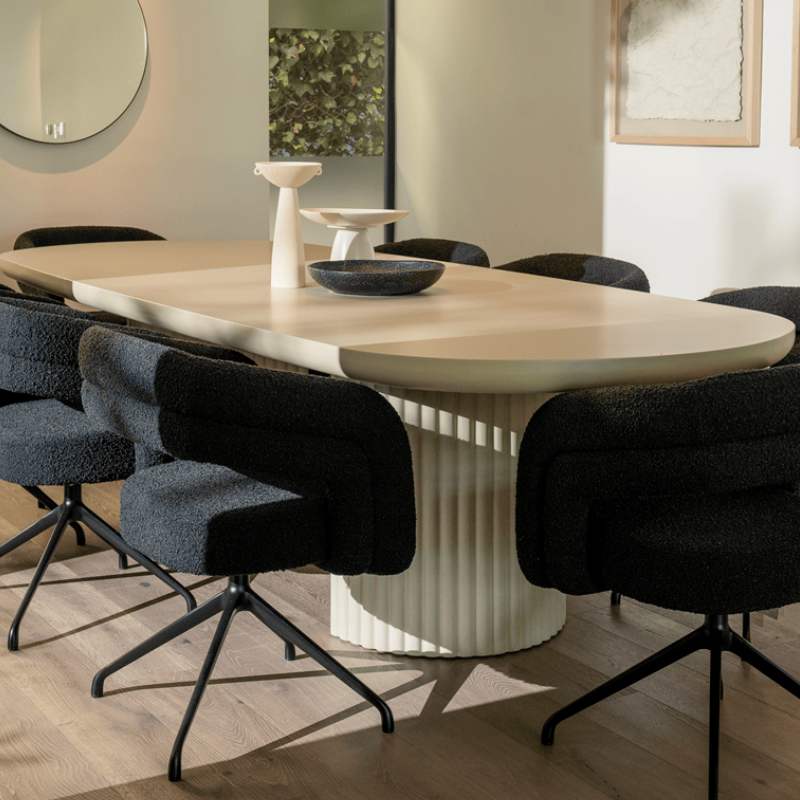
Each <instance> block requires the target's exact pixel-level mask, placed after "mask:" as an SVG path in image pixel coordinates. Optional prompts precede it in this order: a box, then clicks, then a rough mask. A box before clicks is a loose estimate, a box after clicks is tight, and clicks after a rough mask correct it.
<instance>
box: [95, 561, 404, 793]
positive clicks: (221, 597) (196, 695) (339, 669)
mask: <svg viewBox="0 0 800 800" xmlns="http://www.w3.org/2000/svg"><path fill="white" fill-rule="evenodd" d="M239 611H249V612H250V613H251V614H253V615H254V616H255V617H256V618H257V619H259V620H260V621H261V622H262V623H263V624H264V625H265V626H266V627H267V628H269V629H270V630H271V631H272V632H273V633H275V634H277V635H278V636H279V637H280V638H281V639H283V641H284V642H285V643H286V651H285V652H286V658H287V660H289V661H293V660H294V658H295V647H299V648H300V649H301V650H303V651H304V652H306V653H307V654H308V655H309V656H311V658H313V659H314V661H316V662H317V663H318V664H319V665H320V666H321V667H323V668H324V669H327V670H328V671H329V672H330V673H331V674H333V675H335V676H336V677H337V678H339V680H340V681H342V682H344V683H345V684H347V686H349V687H350V688H351V689H352V690H353V691H354V692H356V694H359V695H361V697H363V698H364V699H365V700H367V701H368V702H369V703H371V704H372V705H373V706H375V708H376V709H377V710H378V712H379V713H380V715H381V727H382V729H383V732H384V733H392V732H393V731H394V717H393V716H392V711H391V709H390V708H389V706H388V705H387V704H386V702H385V701H384V700H383V699H382V698H381V697H379V696H378V695H377V694H375V692H373V691H372V690H371V689H370V688H369V687H368V686H366V685H365V684H363V683H362V682H361V681H360V680H359V679H358V678H357V677H356V676H355V675H354V674H353V673H352V672H350V670H348V669H347V668H346V667H344V666H342V665H341V664H340V663H339V662H338V661H337V660H336V659H335V658H333V657H332V656H330V655H329V654H328V653H326V652H325V650H323V649H322V648H321V647H320V646H319V645H318V644H316V643H315V642H313V641H312V640H311V639H309V638H308V636H306V635H305V634H304V633H303V632H302V631H301V630H300V629H299V628H296V627H295V626H294V625H293V624H292V623H291V622H289V620H288V619H286V618H285V617H283V616H282V615H281V614H280V613H279V612H278V611H276V610H275V609H274V608H273V607H272V606H271V605H269V603H267V602H266V601H265V600H263V599H262V598H261V597H259V596H258V595H257V594H256V593H255V592H254V591H253V589H252V587H251V586H250V578H249V577H248V576H246V575H239V576H236V577H233V578H230V579H229V581H228V586H227V587H226V589H225V590H224V591H223V592H221V593H220V594H218V595H216V596H215V597H212V598H211V599H210V600H208V601H207V602H206V603H203V605H201V606H200V607H199V608H197V609H195V610H194V611H192V612H191V613H189V614H187V615H186V616H184V617H182V618H181V619H179V620H177V621H176V622H173V623H172V624H171V625H168V626H167V627H166V628H163V629H162V630H161V631H159V632H158V633H156V634H154V635H153V636H151V637H150V638H149V639H147V640H146V641H144V642H142V644H140V645H139V646H138V647H134V648H133V650H131V651H129V652H128V653H126V654H125V655H123V656H120V657H119V658H118V659H117V660H116V661H114V662H113V663H111V664H109V665H108V666H107V667H105V668H103V669H101V670H100V671H99V672H98V673H97V674H96V675H95V677H94V680H93V681H92V697H102V696H103V692H104V686H105V681H106V679H107V678H108V677H109V676H111V675H113V674H114V673H115V672H117V671H119V670H121V669H122V668H123V667H125V666H127V665H128V664H132V663H133V662H134V661H137V660H138V659H140V658H142V656H145V655H147V654H148V653H151V652H152V651H153V650H156V649H157V648H159V647H161V646H162V645H164V644H167V643H168V642H170V641H172V640H173V639H175V638H176V637H178V636H181V635H182V634H184V633H186V632H187V631H189V630H191V629H192V628H195V627H197V626H198V625H201V624H202V623H203V622H205V621H206V620H208V619H210V618H211V617H213V616H215V615H216V614H220V613H221V614H222V617H221V619H220V621H219V623H218V625H217V630H216V632H215V633H214V638H213V639H212V641H211V646H210V647H209V650H208V654H207V655H206V658H205V661H204V662H203V666H202V668H201V670H200V675H199V676H198V678H197V683H196V684H195V687H194V692H193V693H192V698H191V700H190V701H189V706H188V708H187V709H186V713H185V714H184V717H183V721H182V722H181V726H180V729H179V731H178V735H177V737H176V739H175V744H174V745H173V747H172V753H171V755H170V759H169V771H168V774H169V779H170V780H171V781H179V780H180V779H181V754H182V752H183V745H184V743H185V741H186V737H187V736H188V734H189V729H190V728H191V726H192V722H193V720H194V717H195V714H196V713H197V709H198V707H199V705H200V701H201V700H202V698H203V693H204V692H205V689H206V686H207V685H208V681H209V679H210V678H211V673H212V672H213V671H214V666H215V664H216V662H217V657H218V656H219V653H220V650H221V649H222V645H223V643H224V641H225V636H226V635H227V633H228V630H229V629H230V626H231V622H232V620H233V617H234V616H235V615H236V614H237V613H238V612H239Z"/></svg>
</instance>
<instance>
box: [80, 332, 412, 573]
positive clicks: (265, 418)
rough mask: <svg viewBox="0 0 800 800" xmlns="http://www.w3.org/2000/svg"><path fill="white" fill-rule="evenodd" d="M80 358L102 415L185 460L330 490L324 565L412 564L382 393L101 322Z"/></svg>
mask: <svg viewBox="0 0 800 800" xmlns="http://www.w3.org/2000/svg"><path fill="white" fill-rule="evenodd" d="M80 362H81V369H82V372H83V376H84V386H83V405H84V408H85V409H86V412H87V413H88V414H89V415H90V416H91V417H92V418H93V419H94V420H95V422H96V423H97V424H99V425H102V426H103V427H106V428H108V429H110V430H112V431H114V432H115V433H118V434H120V435H122V436H125V437H126V438H128V439H130V440H132V441H134V442H138V443H140V444H143V445H145V446H147V447H149V448H151V449H154V450H160V451H162V452H165V453H167V454H168V455H170V456H172V457H174V458H177V459H182V460H189V461H199V462H204V463H213V464H221V465H223V466H226V467H229V468H230V469H233V470H235V471H237V472H239V473H241V474H243V475H247V476H249V477H251V478H254V479H256V480H262V481H264V482H266V483H271V484H276V485H279V486H283V487H285V488H289V489H292V488H294V489H295V490H300V491H301V492H309V493H315V494H318V495H319V496H323V497H325V498H326V503H327V514H328V522H329V530H330V531H331V535H330V538H329V548H328V554H327V557H326V559H325V561H324V562H323V563H321V566H323V567H324V568H325V569H327V570H329V571H331V572H335V573H340V574H360V573H363V572H371V573H376V574H392V573H397V572H401V571H403V570H404V569H406V568H407V567H408V566H409V564H410V563H411V559H412V557H413V554H414V546H415V511H414V486H413V475H412V469H411V453H410V448H409V444H408V437H407V436H406V432H405V429H404V427H403V424H402V422H401V421H400V418H399V417H398V416H397V414H396V413H395V411H394V409H392V407H391V406H390V405H389V403H388V402H387V401H386V400H385V399H384V398H383V397H381V395H380V394H378V392H376V391H374V390H372V389H369V388H367V387H366V386H362V385H360V384H357V383H352V382H350V381H344V380H336V379H333V378H317V377H311V376H308V375H298V374H293V373H288V372H277V371H274V370H269V369H266V368H259V367H251V366H244V365H240V364H230V363H225V362H221V361H211V360H208V359H203V358H199V357H196V356H192V355H189V354H187V353H183V352H179V351H178V350H175V349H174V348H170V347H165V346H164V345H161V344H157V343H154V342H148V341H144V340H142V339H138V338H133V337H131V336H125V335H124V334H122V333H118V332H116V331H111V330H109V329H105V328H99V327H98V328H93V329H91V330H90V331H88V332H87V333H86V334H84V337H83V340H82V342H81V355H80ZM264 535H265V536H268V535H269V531H265V532H264Z"/></svg>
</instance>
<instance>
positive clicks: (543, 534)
mask: <svg viewBox="0 0 800 800" xmlns="http://www.w3.org/2000/svg"><path fill="white" fill-rule="evenodd" d="M798 412H800V367H797V366H787V367H778V368H775V369H769V370H759V371H755V372H741V373H734V374H728V375H721V376H718V377H714V378H708V379H705V380H701V381H693V382H690V383H685V384H678V385H672V386H647V387H623V388H614V389H600V390H591V391H579V392H573V393H569V394H563V395H559V396H558V397H555V398H553V399H552V400H550V401H549V402H548V403H546V404H545V405H544V406H543V407H542V408H541V409H540V410H539V411H538V412H537V413H536V414H535V415H534V416H533V418H532V419H531V421H530V423H529V425H528V428H527V430H526V432H525V435H524V437H523V440H522V444H521V447H520V456H519V472H518V484H517V520H516V525H517V550H518V554H519V561H520V565H521V567H522V570H523V572H524V573H525V575H526V576H527V578H528V579H529V580H530V581H531V582H532V583H535V584H536V585H537V586H543V587H554V588H556V589H559V590H561V591H563V592H567V593H569V594H579V595H580V594H589V593H594V592H602V591H608V590H615V591H619V592H623V593H624V594H625V595H627V596H630V597H633V598H635V599H636V600H640V601H642V602H644V603H652V604H655V605H659V606H662V607H665V608H670V609H678V610H681V611H688V612H695V613H700V614H703V615H705V622H704V624H703V625H702V626H701V627H700V628H699V629H698V630H696V631H694V632H693V633H691V634H689V635H688V636H685V637H684V638H683V639H680V640H679V641H678V642H676V643H674V644H672V645H670V646H669V647H667V648H666V649H664V650H662V651H661V652H659V653H656V654H655V655H652V656H650V657H649V658H648V659H646V660H645V661H643V662H642V663H640V664H638V665H636V666H634V667H631V668H630V669H628V670H626V671H625V672H623V673H622V674H621V675H619V676H617V677H615V678H612V679H611V680H610V681H608V682H607V683H605V684H603V685H602V686H600V687H598V688H596V689H594V690H592V691H591V692H589V693H588V694H587V695H585V696H584V697H582V698H581V699H579V700H576V701H575V702H573V703H571V704H570V705H568V706H566V707H565V708H563V709H561V710H560V711H558V712H557V713H555V714H554V715H553V716H552V717H550V719H548V720H547V722H546V723H545V725H544V727H543V729H542V742H543V744H545V745H551V744H553V740H554V736H555V729H556V726H557V725H558V724H559V723H560V722H562V721H564V720H566V719H568V718H569V717H571V716H573V715H574V714H577V713H578V712H580V711H582V710H583V709H585V708H588V707H589V706H592V705H594V704H595V703H597V702H599V701H601V700H603V699H605V698H607V697H610V696H611V695H613V694H615V693H616V692H619V691H621V690H623V689H625V688H627V687H628V686H630V685H632V684H634V683H636V682H637V681H639V680H641V679H643V678H646V677H647V676H649V675H652V674H653V673H655V672H657V671H658V670H660V669H662V668H664V667H666V666H668V665H669V664H672V663H674V662H676V661H678V660H679V659H681V658H683V657H685V656H687V655H689V654H690V653H693V652H695V651H697V650H709V651H710V654H711V685H710V713H709V797H710V798H715V797H717V791H718V764H719V709H720V694H721V674H720V662H721V655H722V653H723V652H725V651H728V652H732V653H734V654H736V655H737V656H739V657H740V658H741V659H742V660H744V661H745V662H746V663H748V664H751V665H752V666H753V667H755V668H756V669H757V670H759V671H760V672H762V673H763V674H764V675H766V676H767V677H769V678H771V679H772V680H773V681H775V682H776V683H778V684H779V685H780V686H782V687H783V688H785V689H787V690H788V691H789V692H791V693H792V694H794V695H795V696H796V697H800V684H798V682H797V681H795V680H794V679H793V678H792V677H790V676H789V675H787V674H786V673H785V672H783V671H782V670H781V669H780V668H779V667H777V666H776V665H775V664H773V663H772V662H770V661H769V660H767V659H766V658H765V657H764V656H763V655H762V654H761V653H760V652H759V651H757V650H756V649H755V648H754V647H753V646H752V645H751V644H749V643H748V642H747V641H746V640H745V639H744V638H743V637H741V636H739V635H738V634H737V633H735V632H734V631H733V630H732V629H731V628H730V626H729V624H728V615H729V614H733V613H741V612H746V611H756V610H761V609H766V608H776V607H779V606H782V605H787V604H789V603H795V602H797V601H798V600H800V496H798V484H799V483H800V413H798Z"/></svg>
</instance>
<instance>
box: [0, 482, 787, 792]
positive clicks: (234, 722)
mask: <svg viewBox="0 0 800 800" xmlns="http://www.w3.org/2000/svg"><path fill="white" fill-rule="evenodd" d="M87 499H88V500H89V502H90V504H91V505H93V506H94V507H95V508H96V509H97V510H98V511H99V512H100V514H101V515H104V516H107V517H108V518H109V519H111V520H114V519H115V517H116V500H117V496H116V488H115V487H101V488H98V489H94V490H88V491H87ZM0 509H2V512H1V513H0V540H2V539H5V538H7V537H8V536H10V535H11V534H13V533H14V532H15V531H17V530H18V529H20V528H22V527H23V526H24V525H26V524H27V523H29V522H30V521H31V519H32V518H33V517H34V516H35V515H36V514H38V513H41V512H38V511H37V509H36V507H35V503H34V502H33V500H32V499H31V498H29V497H27V496H26V495H24V494H23V493H22V492H21V491H20V490H19V489H17V488H16V487H12V486H8V485H6V484H0ZM69 539H70V541H69V542H68V543H67V544H65V545H64V551H63V553H61V554H60V560H59V561H58V563H57V564H54V565H53V567H52V568H51V570H50V572H49V573H48V576H47V583H46V585H45V586H44V587H43V588H42V589H41V591H40V592H39V594H38V596H37V597H36V600H35V601H34V605H33V606H32V608H31V611H30V612H29V615H28V617H27V619H26V622H25V626H24V628H23V639H22V641H23V649H22V651H21V652H19V653H16V654H11V653H7V652H6V651H5V650H2V651H0V800H11V799H12V798H13V799H14V800H50V798H84V799H85V800H173V798H174V799H176V800H177V799H178V798H193V797H197V798H236V800H249V799H250V798H252V799H253V800H255V799H256V798H258V800H264V799H265V798H268V799H269V800H289V799H290V798H291V799H292V800H294V799H295V798H296V799H297V800H301V798H302V800H312V799H313V798H324V800H367V799H369V800H384V798H398V800H399V798H403V799H404V800H406V799H408V800H423V799H424V800H448V799H449V798H454V799H455V798H458V800H485V798H509V799H513V800H516V798H520V799H522V798H525V799H526V800H527V799H528V798H531V799H535V798H548V800H549V799H551V798H552V799H554V800H569V799H574V800H599V798H620V799H621V798H624V799H625V800H661V799H662V798H663V799H664V800H666V798H676V799H677V798H679V799H680V800H691V799H692V798H697V799H698V800H700V798H703V797H704V796H705V751H706V728H705V720H706V706H707V691H706V675H707V665H706V659H704V658H703V657H702V656H701V655H698V656H697V657H695V658H691V659H688V660H687V661H686V662H684V663H682V664H680V665H678V666H676V667H673V668H671V669H669V670H666V671H665V672H663V673H661V674H659V675H657V676H655V677H653V678H652V679H650V680H648V681H645V682H643V683H642V684H640V686H639V687H638V688H637V689H636V690H635V691H633V690H632V691H628V692H626V693H624V694H621V695H619V696H617V697H615V698H613V699H611V700H609V701H607V702H605V703H603V704H601V705H599V706H597V707H596V708H594V709H593V710H591V711H589V712H587V713H585V714H583V715H582V716H580V717H577V718H576V719H574V720H572V721H570V722H569V723H566V724H564V725H563V726H562V728H560V730H559V738H558V741H557V743H556V746H555V747H554V748H553V749H549V750H546V749H544V748H542V747H541V746H540V745H539V744H538V742H537V732H538V729H539V726H540V724H541V723H542V721H543V720H544V718H545V717H546V716H547V715H548V714H550V713H551V712H552V711H553V710H555V709H556V708H557V707H558V706H559V705H561V704H562V703H564V702H565V701H568V700H570V699H572V698H574V697H576V696H577V695H578V694H579V693H581V692H583V691H585V690H586V689H588V688H590V687H592V686H594V685H595V684H597V683H598V682H599V681H602V680H603V679H604V678H606V677H607V676H610V675H613V674H614V673H616V672H618V671H619V670H620V669H622V668H624V667H626V666H627V665H629V664H631V663H633V662H635V661H637V660H639V659H641V658H643V657H644V656H646V655H647V654H649V653H650V652H652V651H653V650H654V649H656V648H659V647H662V646H663V645H665V644H667V643H668V642H670V641H672V640H674V639H676V638H678V637H679V636H680V635H681V634H683V633H685V632H686V631H687V630H688V627H689V626H690V625H693V624H694V622H695V620H694V619H691V618H689V617H688V616H681V615H673V614H665V613H662V612H659V611H658V610H655V609H652V608H648V607H644V606H640V605H638V604H636V603H633V602H630V601H624V603H623V605H622V607H621V609H618V610H611V609H610V608H609V604H608V597H607V595H606V596H597V597H589V598H581V599H575V600H572V601H571V602H570V610H569V618H568V621H567V625H566V627H565V629H564V631H563V632H562V633H561V634H560V635H559V636H558V637H556V638H555V639H554V640H553V641H551V642H549V643H548V644H546V645H544V646H542V647H539V648H535V649H533V650H529V651H527V652H523V653H518V654H515V655H511V656H503V657H499V658H487V659H474V660H458V661H428V660H420V659H411V658H400V657H394V656H382V655H377V654H374V653H370V652H365V651H362V650H359V649H357V648H354V647H351V646H350V645H346V644H344V643H342V642H340V641H338V640H336V639H333V638H331V637H330V636H329V635H328V633H327V625H326V618H327V582H326V578H325V577H324V576H322V575H299V574H294V573H287V574H281V575H270V576H265V577H261V578H259V579H258V580H257V582H256V587H257V589H258V590H259V591H260V592H261V593H262V594H263V595H264V596H266V597H267V598H268V599H269V600H270V601H271V602H273V603H274V605H275V606H277V607H278V608H279V609H280V610H281V611H282V612H284V613H285V614H287V615H288V616H289V617H290V618H291V619H292V620H293V621H294V622H296V623H297V624H298V625H300V626H301V627H302V628H304V629H305V630H306V631H307V632H308V633H310V634H311V635H312V637H314V638H316V639H317V640H318V641H319V642H320V643H322V644H323V645H325V646H326V647H328V648H329V649H330V650H331V651H332V652H333V653H334V654H335V655H336V656H337V657H338V658H340V659H341V660H342V661H343V662H344V663H345V664H346V665H348V666H349V667H351V668H353V669H354V670H355V671H356V672H357V673H358V674H359V675H360V676H361V677H362V678H363V679H364V680H365V681H366V682H367V683H369V684H370V685H371V686H373V687H374V688H376V689H377V690H378V691H380V692H381V693H383V695H384V697H386V698H387V699H388V700H389V701H390V702H391V705H392V707H393V708H394V710H395V714H396V717H397V720H398V728H397V732H396V734H395V735H393V736H385V735H383V734H382V733H381V732H380V728H379V725H378V717H377V714H376V713H375V712H374V711H373V710H372V708H371V707H366V706H365V704H364V703H362V702H360V701H359V700H358V699H357V698H356V697H355V696H354V695H353V694H351V692H350V691H349V690H347V689H346V688H345V687H343V686H342V685H341V684H339V683H338V682H337V681H336V680H335V679H334V678H332V677H330V676H329V675H327V674H325V673H323V672H321V671H320V670H319V669H318V668H317V667H316V666H315V665H314V663H313V662H310V660H309V659H308V658H305V657H302V658H300V659H298V661H297V662H295V663H292V664H288V663H286V662H284V661H283V659H282V647H281V645H280V643H279V642H278V641H277V640H276V639H275V637H274V636H273V635H272V634H270V633H269V632H268V631H266V630H264V629H263V628H261V627H260V626H259V625H258V624H257V623H255V622H254V621H253V620H251V619H249V618H248V617H247V616H245V615H241V616H240V617H239V618H237V622H236V624H235V625H234V628H233V631H232V632H231V635H230V636H229V638H228V642H227V646H226V649H225V651H224V654H223V656H222V658H221V659H220V661H219V664H218V667H217V671H216V674H215V678H214V681H213V685H212V686H211V687H210V688H209V691H208V693H207V695H206V698H205V700H204V703H203V706H202V708H201V711H200V714H199V715H198V718H197V720H196V722H195V725H194V728H193V731H192V734H191V737H190V739H189V742H188V744H187V748H186V751H185V754H184V769H185V772H184V777H185V781H184V783H182V784H177V785H172V784H170V783H169V782H168V781H167V780H166V778H165V777H164V770H165V766H166V759H167V756H168V753H169V750H170V747H171V743H172V740H173V736H174V734H175V732H176V730H177V727H178V723H179V720H180V717H181V714H182V712H183V710H184V707H185V704H186V702H187V700H188V697H189V693H190V691H191V686H192V684H193V680H194V678H195V675H196V673H197V670H198V667H199V664H200V661H201V658H202V656H203V655H204V653H205V649H206V646H207V643H208V639H209V636H210V627H209V626H205V627H203V628H200V629H198V630H197V631H194V632H192V633H191V634H190V635H188V636H185V637H183V638H181V639H180V640H179V641H178V642H176V643H174V644H173V645H172V646H170V647H166V648H164V649H162V650H161V651H158V652H157V653H155V654H153V655H151V656H150V657H149V658H147V659H145V660H143V661H141V662H139V663H138V664H135V665H133V666H131V667H129V668H128V669H127V670H125V671H123V672H121V673H119V674H118V675H116V676H115V677H114V678H112V679H111V681H110V682H109V684H108V689H109V690H110V691H109V693H108V695H107V696H106V697H105V698H104V699H102V700H93V699H92V698H91V697H90V696H89V682H90V679H91V676H92V674H93V673H94V672H95V670H96V669H97V668H98V667H100V666H101V665H103V664H104V663H106V662H108V661H109V660H111V659H112V658H113V657H115V656H116V655H117V654H119V653H120V652H122V651H124V650H126V649H127V648H128V647H130V646H131V645H132V644H134V643H136V642H138V641H139V640H141V639H142V638H144V637H145V636H146V635H147V634H149V633H150V632H152V631H155V630H156V629H158V628H159V627H161V626H162V625H164V624H165V623H167V622H169V621H171V620H173V619H174V618H176V617H177V616H178V615H179V614H180V613H181V611H182V604H181V602H180V601H179V600H178V599H176V598H175V597H174V596H173V597H168V596H167V592H166V591H165V590H164V589H162V587H161V585H159V584H157V583H154V581H153V580H152V579H151V578H150V577H149V576H147V575H146V574H144V573H143V572H142V571H141V570H139V569H133V570H131V571H130V572H128V573H125V574H120V573H119V572H118V570H117V567H116V558H115V557H114V556H113V554H111V553H110V552H108V551H106V550H102V549H100V548H98V547H96V546H90V547H87V548H82V549H79V548H77V547H76V546H75V544H74V540H72V537H69ZM90 544H91V543H90ZM40 548H41V543H31V544H30V545H28V546H27V547H26V548H23V549H21V550H19V551H17V552H15V553H13V554H11V555H9V556H7V557H6V558H5V559H3V560H2V561H0V625H1V626H2V634H3V637H4V636H5V631H6V630H7V627H8V624H9V622H10V620H11V617H12V615H13V613H14V610H15V608H16V605H17V603H18V602H19V600H20V597H21V594H22V592H23V591H24V588H25V585H26V582H27V580H28V577H29V575H30V572H31V568H32V566H33V565H34V564H35V561H36V558H37V554H38V551H39V549H40ZM189 580H190V582H191V583H193V584H197V585H198V589H197V594H198V596H199V597H200V598H205V597H207V596H209V595H211V594H212V593H213V592H215V591H217V590H218V588H219V586H220V585H221V584H220V582H218V581H217V582H210V583H208V582H206V583H204V582H203V581H200V580H198V579H196V578H195V579H189ZM165 597H166V599H164V598H165ZM754 639H755V642H756V644H757V645H758V646H760V647H762V648H763V649H764V650H765V651H766V652H767V653H768V655H770V656H771V657H773V658H774V659H776V660H777V661H779V662H780V663H781V664H782V665H784V666H785V667H786V668H787V669H789V670H792V671H794V672H795V673H798V674H800V609H798V608H797V607H794V608H790V609H786V610H784V611H783V612H782V614H781V617H780V619H779V620H777V621H776V620H773V619H764V620H761V621H757V622H756V624H755V630H754ZM724 676H725V680H726V689H727V692H726V697H725V702H724V704H723V705H724V707H723V719H722V728H723V741H722V770H723V776H722V797H725V798H737V800H738V799H739V798H775V800H777V798H786V799H787V800H789V798H792V800H796V799H797V798H798V797H800V702H795V701H794V700H793V698H791V697H789V696H787V695H786V694H784V693H783V692H782V691H781V690H780V689H779V688H778V687H776V686H773V685H771V684H769V683H767V682H766V681H765V680H763V679H762V678H761V677H760V676H759V675H757V674H755V673H753V672H752V671H751V670H749V669H747V668H743V667H742V666H741V664H740V663H738V662H737V661H736V660H734V659H732V658H728V660H727V661H726V662H725V664H724Z"/></svg>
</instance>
